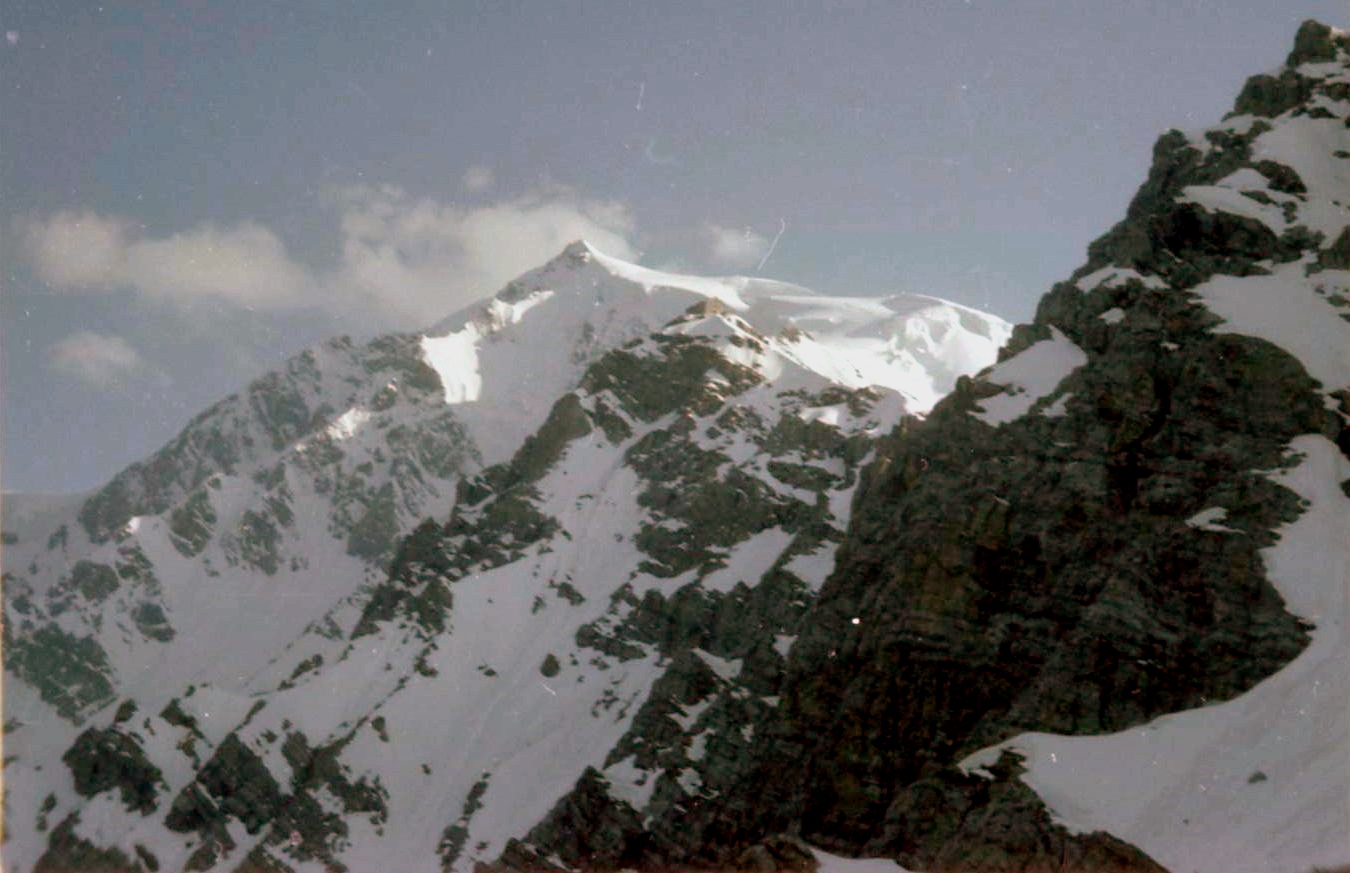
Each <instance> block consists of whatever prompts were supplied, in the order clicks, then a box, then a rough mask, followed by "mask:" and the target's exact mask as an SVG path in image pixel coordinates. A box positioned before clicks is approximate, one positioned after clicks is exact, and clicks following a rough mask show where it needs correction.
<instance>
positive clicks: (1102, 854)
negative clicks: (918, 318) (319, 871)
mask: <svg viewBox="0 0 1350 873" xmlns="http://www.w3.org/2000/svg"><path fill="white" fill-rule="evenodd" d="M1348 54H1350V37H1347V35H1346V34H1344V33H1340V32H1335V31H1331V30H1330V29H1329V28H1326V27H1324V26H1322V25H1319V24H1316V23H1313V22H1309V23H1308V24H1305V25H1304V26H1303V28H1302V29H1300V31H1299V34H1298V37H1297V40H1296V46H1295V49H1294V51H1293V53H1291V55H1290V58H1289V66H1288V67H1287V68H1286V69H1285V70H1283V71H1281V72H1280V73H1279V74H1278V75H1276V76H1258V77H1255V78H1253V79H1252V80H1251V81H1250V82H1249V83H1248V84H1247V86H1246V87H1245V88H1244V89H1243V92H1242V95H1241V96H1240V97H1239V98H1238V101H1237V105H1236V108H1235V110H1234V114H1233V115H1232V116H1230V117H1229V119H1228V120H1227V123H1226V125H1225V126H1223V127H1220V128H1219V129H1216V130H1213V131H1209V132H1207V133H1206V134H1205V135H1204V136H1203V137H1202V138H1194V137H1190V136H1187V135H1185V134H1182V133H1180V132H1176V131H1173V132H1170V133H1168V134H1166V135H1165V136H1163V137H1162V138H1161V139H1160V140H1159V142H1158V145H1157V147H1156V149H1155V152H1154V164H1153V168H1152V170H1151V171H1150V173H1149V177H1148V180H1147V181H1146V182H1145V184H1144V185H1143V187H1142V188H1141V189H1140V191H1139V193H1138V194H1137V195H1136V197H1135V198H1134V200H1133V201H1132V203H1131V204H1130V207H1129V211H1128V213H1127V216H1126V218H1125V220H1124V221H1122V222H1121V223H1120V224H1119V225H1117V226H1116V227H1115V228H1113V229H1111V230H1110V231H1109V232H1108V233H1107V234H1105V235H1104V236H1103V237H1102V238H1100V239H1099V240H1097V241H1096V242H1094V243H1093V244H1092V246H1091V247H1090V248H1089V257H1088V262H1087V264H1085V265H1084V266H1083V267H1082V268H1081V269H1080V270H1079V271H1078V272H1076V273H1075V274H1074V276H1073V277H1072V278H1071V279H1070V280H1069V281H1067V282H1064V283H1061V284H1059V285H1056V286H1055V288H1054V289H1053V290H1052V291H1051V292H1050V293H1049V294H1048V295H1047V296H1046V297H1045V299H1044V300H1043V301H1042V303H1041V305H1040V307H1039V309H1038V311H1037V314H1036V318H1035V320H1034V322H1032V323H1031V324H1029V325H1024V326H1021V327H1019V328H1018V329H1017V330H1016V331H1015V332H1014V336H1013V339H1012V341H1011V343H1010V344H1009V346H1008V347H1007V348H1006V349H1005V350H1004V352H1003V353H1002V354H1001V356H1000V357H1001V359H1002V363H1001V364H1000V365H999V366H997V367H995V368H993V369H992V370H989V371H986V372H984V373H983V374H981V375H980V376H979V377H976V378H974V379H963V380H961V381H960V382H959V383H958V386H957V389H956V391H955V392H954V393H953V394H952V395H951V396H949V397H948V398H946V399H945V400H943V401H942V402H941V403H939V404H938V405H937V407H936V408H934V410H933V411H932V413H931V414H930V415H929V416H928V417H927V418H926V419H925V420H917V419H910V420H907V421H905V422H904V423H902V424H901V426H900V427H899V428H898V429H897V430H896V431H895V432H894V433H893V434H892V435H891V437H890V438H889V439H888V440H886V441H884V442H883V444H882V445H881V446H880V447H879V449H878V453H877V458H876V460H875V461H874V462H873V463H872V465H871V466H870V467H869V468H867V470H866V471H865V474H864V481H863V484H862V485H861V487H860V489H859V492H858V496H857V498H856V501H855V509H854V513H853V517H852V521H851V524H850V528H849V532H848V535H847V537H846V539H845V540H844V542H843V543H842V544H841V546H840V548H839V551H838V553H837V565H836V568H835V570H834V572H833V573H832V574H831V576H830V578H829V580H828V582H827V583H826V585H825V587H824V588H823V590H822V591H821V594H820V596H819V598H818V599H817V600H816V601H815V603H814V604H813V605H812V607H811V608H810V610H809V612H808V614H807V616H806V619H805V621H804V622H803V624H802V630H801V636H800V637H799V639H798V641H797V643H796V644H795V645H794V647H793V649H792V652H791V655H790V657H789V658H788V661H787V667H786V672H785V674H784V679H783V681H782V684H781V686H780V689H779V692H778V693H781V695H782V704H781V706H780V707H778V708H777V709H776V710H774V711H773V712H771V713H770V714H768V715H767V716H766V717H764V718H762V719H761V720H759V721H757V722H756V723H755V730H756V732H757V734H758V736H759V737H760V739H759V742H758V744H757V746H756V749H755V751H754V752H753V754H752V758H753V760H750V761H747V760H745V759H742V760H739V761H736V762H734V763H733V764H732V766H731V769H732V771H734V772H735V775H734V776H732V777H731V779H730V780H729V782H730V785H729V786H728V787H727V788H726V789H725V790H724V792H723V794H722V795H721V796H719V797H716V798H708V797H706V796H705V797H701V798H700V799H699V802H698V803H696V804H691V805H687V806H684V807H681V808H678V809H672V810H668V811H667V812H666V813H665V815H664V816H663V817H659V818H658V819H657V820H655V821H646V822H644V823H643V825H642V832H643V833H645V834H652V835H659V836H660V837H662V839H661V841H660V845H661V849H662V852H663V854H662V855H661V859H660V862H659V863H657V864H655V865H654V866H660V865H661V864H662V863H664V864H671V863H676V864H684V863H689V864H694V865H708V866H718V865H723V864H727V863H729V862H731V861H732V860H733V859H735V858H736V857H738V856H739V855H740V854H741V853H742V852H744V851H746V848H747V847H748V846H749V845H751V844H754V843H755V842H757V841H758V840H760V839H762V838H764V836H765V835H767V834H773V833H778V832H785V831H786V832H791V833H794V834H798V835H800V836H801V837H802V838H804V839H805V840H807V841H808V842H809V843H812V844H814V845H817V846H820V847H822V848H824V849H827V850H831V851H835V852H839V853H842V854H863V855H876V856H883V857H889V858H895V859H897V860H899V861H900V862H901V863H902V864H904V865H906V866H907V867H910V868H911V869H922V870H958V869H959V870H1000V871H1003V870H1008V871H1014V870H1016V871H1022V870H1025V871H1035V870H1049V869H1055V870H1083V871H1088V870H1102V869H1118V870H1127V869H1128V870H1157V869H1160V868H1159V867H1158V866H1157V864H1156V863H1155V862H1154V861H1153V860H1151V859H1150V858H1148V856H1147V855H1145V854H1143V853H1141V852H1139V851H1138V850H1136V849H1133V848H1131V847H1129V846H1127V845H1125V844H1124V843H1122V842H1121V841H1119V840H1117V839H1115V838H1113V837H1110V836H1108V835H1106V834H1102V833H1088V834H1079V833H1071V832H1070V831H1068V830H1066V829H1065V827H1064V826H1063V825H1062V824H1060V823H1057V822H1056V821H1054V820H1053V819H1052V817H1051V816H1049V815H1048V814H1047V812H1046V810H1045V807H1044V806H1043V805H1042V803H1041V801H1040V800H1039V798H1038V797H1037V796H1036V795H1035V793H1034V792H1032V791H1031V790H1030V789H1029V788H1028V787H1027V786H1026V785H1025V784H1023V783H1021V782H1019V781H1018V780H1017V779H1016V778H1014V777H1015V775H1016V772H1017V765H1016V761H1015V760H1005V761H1004V762H1003V763H1002V764H1001V766H1000V768H994V769H993V770H992V771H991V772H986V773H985V774H984V775H983V776H975V775H971V774H969V773H967V772H965V770H964V769H962V768H961V767H959V766H958V765H960V764H961V762H962V761H963V760H964V759H965V758H967V756H970V755H971V754H972V753H974V752H976V751H977V750H980V749H982V748H985V747H988V746H991V745H993V744H995V743H998V742H1000V741H1002V740H1005V739H1007V738H1009V737H1012V736H1014V735H1016V734H1019V733H1022V732H1025V731H1033V730H1034V731H1046V732H1056V733H1064V734H1103V733H1108V732H1114V731H1120V730H1122V729H1124V728H1127V727H1131V726H1134V725H1140V724H1142V723H1144V722H1146V721H1148V720H1150V719H1152V718H1155V717H1157V716H1159V715H1162V714H1164V713H1169V712H1175V711H1178V710H1185V709H1191V708H1194V707H1199V706H1203V705H1206V704H1208V703H1213V702H1217V701H1222V700H1227V699H1231V698H1233V697H1235V696H1237V695H1240V694H1242V693H1243V692H1245V691H1247V690H1248V689H1251V688H1252V687H1253V686H1254V685H1255V684H1256V683H1258V682H1259V681H1261V680H1262V679H1264V678H1266V677H1269V676H1271V675H1272V674H1273V673H1275V672H1276V671H1277V670H1279V669H1280V668H1281V667H1283V666H1284V665H1286V664H1288V663H1289V662H1290V661H1291V660H1292V659H1293V658H1295V657H1296V656H1297V655H1299V654H1300V652H1302V651H1303V650H1304V649H1305V647H1306V646H1307V645H1308V642H1309V639H1310V631H1312V629H1313V627H1314V622H1311V621H1308V620H1306V619H1304V618H1300V617H1296V616H1295V615H1293V614H1291V613H1290V612H1289V611H1288V609H1287V608H1286V602H1285V599H1284V597H1282V595H1281V593H1280V590H1277V588H1276V587H1275V585H1274V584H1273V583H1272V580H1271V578H1270V576H1269V573H1268V567H1267V562H1266V561H1265V560H1263V557H1262V551H1263V550H1264V549H1268V548H1270V547H1272V546H1273V545H1274V544H1275V543H1276V542H1277V541H1278V539H1279V537H1280V534H1279V529H1280V528H1281V527H1283V526H1286V525H1288V524H1290V523H1292V522H1293V521H1294V520H1296V519H1298V518H1299V517H1300V516H1301V515H1302V514H1303V513H1304V512H1306V511H1309V509H1310V507H1309V503H1308V501H1307V500H1305V499H1303V498H1301V497H1300V495H1299V494H1297V493H1295V492H1294V491H1293V490H1291V489H1290V488H1289V487H1286V486H1285V485H1283V484H1280V482H1278V481H1276V479H1275V477H1274V476H1272V475H1270V474H1271V473H1272V471H1281V470H1284V471H1289V470H1292V469H1293V468H1294V467H1296V466H1297V465H1298V464H1299V463H1300V462H1301V455H1299V454H1296V453H1294V452H1292V450H1291V446H1292V445H1293V444H1294V443H1295V441H1296V440H1299V439H1300V438H1322V439H1326V440H1327V441H1329V442H1330V443H1334V444H1335V445H1337V446H1339V447H1340V451H1341V452H1342V453H1343V454H1346V455H1350V438H1348V437H1350V417H1348V416H1347V413H1348V412H1350V410H1348V409H1347V408H1346V406H1347V404H1346V401H1345V399H1344V398H1345V396H1346V395H1345V389H1346V387H1347V385H1350V368H1346V367H1344V366H1343V365H1344V363H1345V361H1344V355H1343V349H1344V348H1345V347H1347V346H1342V354H1341V357H1340V359H1339V361H1340V363H1339V364H1337V365H1336V366H1333V367H1328V366H1326V365H1325V360H1324V359H1323V357H1321V356H1320V355H1319V354H1318V350H1317V349H1313V350H1311V351H1310V352H1308V353H1307V354H1300V353H1299V352H1298V351H1296V350H1292V345H1293V344H1292V343H1291V344H1290V345H1291V347H1290V348H1286V347H1283V346H1282V345H1281V344H1279V343H1277V342H1275V341H1272V339H1271V338H1270V336H1268V335H1263V330H1262V329H1261V328H1260V326H1257V328H1253V327H1252V325H1251V323H1250V322H1240V321H1239V324H1238V326H1237V329H1236V330H1235V329H1233V327H1232V326H1231V325H1232V323H1233V322H1234V321H1235V320H1237V319H1235V317H1234V315H1233V314H1232V312H1233V306H1236V305H1237V304H1235V303H1231V302H1230V301H1232V300H1234V299H1239V298H1238V297H1237V295H1253V297H1252V298H1241V299H1247V300H1249V303H1250V306H1251V307H1252V308H1253V309H1254V310H1255V311H1258V312H1265V311H1268V310H1269V309H1270V307H1272V306H1280V305H1286V304H1287V305H1290V306H1295V305H1297V306H1303V307H1310V308H1305V309H1302V310H1300V311H1301V312H1308V313H1311V314H1312V315H1313V316H1314V317H1320V318H1325V319H1332V320H1333V323H1334V320H1335V319H1336V318H1337V317H1338V315H1339V316H1340V317H1341V318H1343V319H1346V320H1350V317H1348V316H1350V313H1347V311H1346V308H1345V307H1346V303H1345V297H1344V293H1345V288H1346V286H1347V282H1346V278H1347V277H1346V276H1345V275H1344V274H1340V275H1335V274H1331V273H1324V272H1323V271H1324V270H1336V269H1340V267H1339V265H1340V264H1341V260H1340V248H1341V247H1343V243H1342V242H1341V241H1340V240H1341V236H1343V235H1344V234H1345V233H1347V232H1350V231H1347V230H1346V229H1345V227H1346V225H1347V223H1350V214H1347V208H1346V205H1345V204H1346V202H1348V201H1350V196H1348V195H1350V187H1344V185H1343V183H1344V181H1345V178H1346V177H1345V175H1344V174H1343V173H1342V174H1340V175H1338V174H1337V173H1338V172H1339V171H1337V170H1336V169H1335V168H1334V167H1335V165H1334V164H1332V169H1330V170H1328V169H1326V166H1327V163H1326V162H1327V161H1334V160H1335V158H1334V157H1333V153H1334V154H1335V155H1336V156H1339V157H1340V158H1342V159H1344V157H1345V155H1344V153H1343V152H1337V151H1335V147H1336V146H1335V143H1336V134H1335V131H1334V130H1333V129H1332V128H1339V129H1341V130H1343V129H1344V126H1345V125H1344V123H1343V122H1345V120H1346V116H1347V114H1348V113H1347V109H1348V108H1350V106H1347V98H1350V90H1348V88H1350V76H1347V75H1346V73H1347V70H1346V62H1347V60H1350V58H1348V57H1347V55H1348ZM1333 60H1334V61H1337V64H1332V65H1328V64H1327V63H1326V62H1328V61H1333ZM1307 64H1320V66H1305V65H1307ZM1304 121H1307V122H1311V124H1310V125H1307V126H1301V122H1304ZM1318 125H1321V126H1318ZM1295 142H1297V143H1298V144H1297V145H1294V144H1293V143H1295ZM1341 142H1342V143H1343V142H1344V140H1341ZM1321 150H1325V151H1326V152H1327V154H1325V155H1322V154H1321ZM1310 151H1311V152H1315V153H1317V155H1318V157H1316V158H1309V157H1307V155H1308V154H1309V152H1310ZM1314 172H1320V173H1321V176H1319V177H1318V178H1305V174H1306V175H1307V176H1311V175H1312V174H1313V173H1314ZM1328 174H1329V175H1328ZM1265 210H1269V211H1265ZM1271 276H1275V277H1278V281H1277V282H1274V283H1273V284H1265V285H1257V284H1248V285H1235V284H1232V283H1233V282H1234V281H1238V280H1241V279H1242V278H1244V277H1253V278H1255V279H1257V280H1258V281H1259V280H1261V279H1262V278H1264V277H1271ZM1261 294H1281V295H1286V296H1287V297H1288V298H1289V299H1288V300H1287V301H1286V304H1279V303H1272V302H1270V301H1264V300H1261V299H1260V298H1259V297H1258V296H1256V295H1261ZM1225 306H1227V307H1228V308H1224V307H1225ZM1318 312H1321V313H1322V314H1321V315H1320V316H1317V315H1316V313H1318ZM1220 313H1222V314H1220ZM1271 321H1272V322H1273V321H1276V319H1274V318H1272V319H1271ZM1272 330H1273V329H1272ZM1277 333H1278V332H1277ZM1288 335H1289V333H1288V331H1286V332H1285V334H1283V335H1279V336H1278V338H1279V339H1281V340H1282V341H1283V340H1284V339H1285V337H1287V336H1288ZM1332 336H1333V341H1334V338H1335V337H1340V336H1342V335H1341V334H1334V335H1332ZM1347 339H1350V337H1343V338H1342V339H1341V340H1340V342H1342V343H1344V342H1345V341H1346V340H1347ZM1322 351H1324V352H1326V353H1329V354H1331V355H1332V356H1333V357H1334V356H1335V350H1334V349H1323V350H1322ZM1337 367H1339V369H1337ZM1337 398H1339V402H1338V399H1337ZM1214 519H1219V520H1221V521H1222V524H1218V523H1217V522H1215V521H1214ZM1326 546H1327V547H1328V548H1332V547H1334V543H1328V544H1326ZM1332 572H1334V568H1333V570H1332ZM1321 584H1327V583H1326V582H1325V581H1323V583H1321ZM1332 584H1335V583H1334V580H1332ZM681 835H686V836H684V837H683V838H682V836H681ZM635 839H637V837H636V836H632V837H630V840H635ZM540 848H541V849H544V850H546V849H547V846H543V847H540ZM506 860H507V861H509V860H510V859H506Z"/></svg>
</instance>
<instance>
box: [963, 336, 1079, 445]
mask: <svg viewBox="0 0 1350 873" xmlns="http://www.w3.org/2000/svg"><path fill="white" fill-rule="evenodd" d="M1086 363H1087V353H1086V352H1084V351H1083V350H1082V349H1080V348H1079V347H1078V346H1076V345H1075V344H1074V342H1073V340H1071V339H1069V338H1068V337H1067V336H1065V335H1064V334H1063V333H1061V332H1060V330H1059V328H1056V327H1052V328H1050V339H1048V340H1041V341H1040V342H1037V343H1034V344H1033V345H1031V346H1029V347H1027V348H1026V349H1024V350H1023V351H1022V352H1020V353H1019V354H1017V355H1015V356H1013V357H1011V358H1009V359H1008V360H1006V361H1004V362H1003V363H1001V364H997V365H995V366H994V368H993V369H991V370H989V371H988V372H987V373H985V374H984V379H985V381H987V382H990V383H992V384H994V385H1001V386H1003V393H1002V394H996V395H994V396H993V397H986V398H985V399H984V400H981V401H980V406H981V408H982V411H980V412H976V413H973V414H974V415H975V417H976V418H978V419H980V420H981V421H984V422H987V423H988V424H991V425H995V426H998V425H1001V424H1007V423H1008V422H1010V421H1015V420H1017V419H1019V418H1021V417H1022V416H1024V415H1026V414H1027V413H1028V412H1030V411H1031V407H1032V406H1034V405H1035V403H1036V401H1038V400H1040V399H1041V398H1043V397H1046V396H1048V395H1049V394H1051V393H1052V392H1053V391H1054V390H1055V389H1056V388H1057V387H1059V384H1060V383H1061V382H1063V381H1064V379H1065V378H1067V377H1068V376H1069V374H1071V373H1072V372H1073V371H1074V370H1076V369H1078V368H1079V367H1081V366H1083V364H1086Z"/></svg>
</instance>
